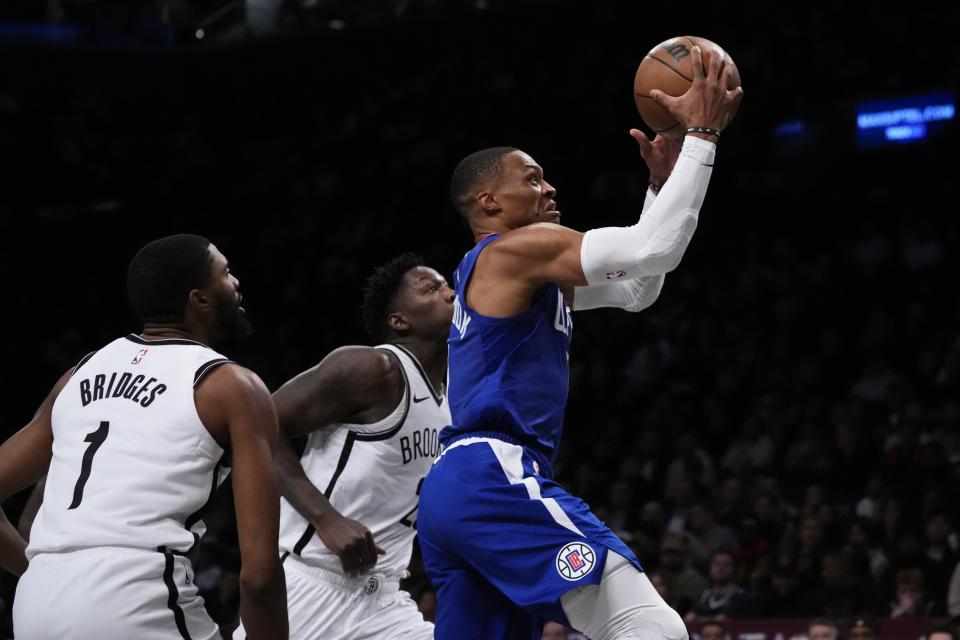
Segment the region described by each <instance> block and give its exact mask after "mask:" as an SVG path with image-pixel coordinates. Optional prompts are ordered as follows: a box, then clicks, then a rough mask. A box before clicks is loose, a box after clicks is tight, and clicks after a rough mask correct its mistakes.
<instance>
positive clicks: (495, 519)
mask: <svg viewBox="0 0 960 640" xmlns="http://www.w3.org/2000/svg"><path fill="white" fill-rule="evenodd" d="M427 480H431V481H435V480H440V481H442V484H443V485H444V490H445V491H446V493H447V494H448V495H454V496H456V500H449V499H448V500H447V501H446V504H445V505H443V507H442V510H441V508H440V507H439V506H436V509H435V510H436V512H435V513H430V514H429V516H428V519H427V520H426V521H424V519H423V513H424V507H423V504H422V501H423V499H424V495H429V496H430V497H431V498H433V499H435V500H436V499H437V496H435V495H432V494H434V493H437V492H438V491H439V490H438V488H437V487H435V486H433V485H431V486H429V487H428V486H427V482H426V481H425V482H424V488H423V491H422V492H421V507H420V513H421V518H420V521H419V522H420V523H421V526H420V527H419V529H418V531H419V533H420V535H421V538H420V540H421V545H420V547H421V550H422V551H423V557H424V561H425V564H426V567H427V571H428V573H429V574H430V577H431V580H434V581H435V582H436V580H437V579H438V578H442V576H443V574H444V573H446V572H448V571H450V570H457V569H462V570H472V571H473V572H474V573H475V574H478V575H480V576H482V578H483V579H484V580H486V581H487V582H489V583H490V584H492V585H493V586H494V587H495V588H496V589H497V591H499V592H500V593H501V594H503V595H504V596H506V597H507V598H508V599H509V600H510V601H512V602H513V603H514V604H516V605H517V606H519V607H520V608H522V609H524V610H525V611H526V612H527V613H528V614H530V615H531V616H533V617H535V618H537V617H539V618H550V619H557V618H559V619H560V621H562V617H563V612H562V611H561V610H560V609H559V604H558V603H559V601H560V598H561V597H562V596H563V594H565V593H566V592H568V591H570V590H571V589H574V588H576V587H579V586H583V585H587V584H596V583H598V582H599V581H600V577H601V576H600V573H601V569H602V567H603V566H604V561H605V558H606V554H607V550H608V549H612V550H614V551H617V552H618V553H620V554H621V555H624V556H626V557H629V558H631V559H632V560H633V561H634V562H635V563H636V558H635V556H633V554H632V553H631V552H630V550H629V549H628V548H627V547H626V545H624V543H623V542H622V541H621V540H619V538H617V537H616V535H614V534H613V532H612V531H610V529H609V528H608V527H607V526H606V525H604V524H603V523H602V522H601V521H600V520H599V519H597V518H596V516H595V515H594V514H593V513H592V512H591V511H590V509H589V507H588V506H587V505H586V504H585V503H584V502H583V501H582V500H579V499H578V498H575V497H574V496H572V495H570V494H569V493H568V492H567V491H566V490H565V489H564V488H563V487H562V486H560V485H558V484H557V483H555V482H552V481H550V480H548V479H544V478H542V477H540V476H539V475H537V470H536V467H535V465H534V464H533V463H532V461H531V460H530V459H529V457H528V456H527V454H526V453H525V451H524V450H523V449H522V448H521V447H519V446H517V445H513V444H509V443H506V442H502V441H496V440H491V441H484V442H480V443H476V444H470V445H467V446H462V447H460V448H454V449H450V450H448V451H447V452H446V453H444V456H443V457H442V458H441V459H440V461H439V462H437V463H436V464H435V465H434V468H433V469H432V470H431V472H430V475H428V476H427ZM428 511H429V509H428ZM636 566H637V567H638V568H639V563H636ZM438 600H439V592H438ZM441 604H442V602H441Z"/></svg>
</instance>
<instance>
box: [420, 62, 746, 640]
mask: <svg viewBox="0 0 960 640" xmlns="http://www.w3.org/2000/svg"><path fill="white" fill-rule="evenodd" d="M692 56H693V68H694V69H695V70H697V71H696V77H695V78H694V81H693V84H692V86H691V88H690V90H689V91H688V92H687V93H686V94H684V95H683V96H681V97H679V98H670V97H668V96H665V95H664V94H662V93H660V92H657V93H655V95H654V98H655V99H656V100H657V102H658V103H660V104H661V105H662V106H664V107H665V108H666V109H668V110H669V111H670V112H671V113H672V114H673V115H674V116H675V117H676V118H677V120H678V121H679V122H680V123H681V124H682V126H683V127H684V128H685V129H687V135H686V136H685V137H684V138H683V141H682V143H680V142H679V141H675V140H666V139H665V138H663V137H658V138H657V139H655V140H654V141H653V142H652V143H651V142H649V141H648V140H647V139H646V138H645V136H644V135H643V134H642V133H641V132H639V131H636V130H634V131H631V135H633V136H634V137H635V138H636V139H637V141H638V143H639V145H640V151H641V155H642V156H643V157H644V159H645V161H646V162H647V165H648V167H649V169H650V172H651V180H652V182H653V183H657V184H662V189H660V190H659V194H658V195H656V197H654V194H652V193H648V195H647V202H646V203H645V205H646V206H645V207H644V209H645V210H644V212H643V214H642V216H641V218H640V221H639V222H638V223H637V224H635V225H633V226H631V227H624V228H602V229H594V230H591V231H588V232H587V233H580V232H577V231H574V230H572V229H568V228H566V227H563V226H560V225H559V224H558V222H559V220H560V213H559V211H557V207H556V201H555V199H554V196H555V195H556V191H555V190H554V188H553V187H552V186H551V185H550V184H549V183H547V182H546V181H545V180H544V176H543V171H542V169H541V168H540V167H539V166H538V165H537V164H536V162H534V160H533V159H532V158H531V157H530V156H529V155H527V154H526V153H523V152H522V151H519V150H517V149H513V148H509V147H507V148H504V147H498V148H494V149H486V150H483V151H480V152H477V153H474V154H472V155H470V156H468V157H467V158H465V159H464V160H463V161H461V162H460V164H459V165H458V167H457V169H456V170H455V171H454V174H453V181H452V187H451V196H452V198H453V201H454V203H455V205H456V206H457V208H458V209H459V210H460V212H461V213H462V214H463V215H464V217H465V218H466V219H467V221H468V222H469V224H470V228H471V230H472V231H473V233H474V237H475V239H476V241H477V244H476V246H475V247H474V248H473V250H471V251H470V252H469V253H467V254H466V256H465V257H464V259H463V261H462V262H461V263H460V266H459V267H458V268H457V270H456V272H455V274H454V289H455V291H456V294H457V297H456V300H455V302H454V316H453V326H452V328H451V331H450V339H449V347H450V353H449V375H450V387H449V394H450V405H451V412H452V417H453V420H452V425H451V426H450V427H448V428H446V429H444V430H443V432H442V434H441V441H442V442H443V444H444V446H445V449H444V451H443V453H442V455H441V457H440V458H439V459H438V461H437V462H436V463H435V464H434V466H433V468H432V469H431V471H430V473H429V474H428V475H427V477H426V479H425V481H424V484H423V489H422V491H421V494H420V516H419V521H418V531H419V535H420V545H421V550H422V551H423V556H424V561H425V565H426V569H427V572H428V574H429V576H430V578H431V580H432V581H433V583H434V586H435V587H436V588H437V601H438V610H437V620H436V638H437V639H438V640H468V639H475V640H491V639H493V638H496V639H497V640H503V639H509V640H513V639H516V640H533V639H535V638H537V637H539V632H540V628H541V627H542V625H543V621H544V620H554V621H557V622H560V623H563V624H566V625H569V626H572V627H574V628H575V629H578V630H580V631H581V632H583V633H584V634H586V635H587V636H589V637H590V638H592V639H593V640H613V639H617V640H622V639H627V638H629V639H636V638H684V639H685V638H687V633H686V630H685V628H684V625H683V622H682V620H681V619H680V616H679V615H677V613H676V612H675V611H673V610H672V609H670V608H669V607H668V606H667V605H666V603H665V602H664V601H663V599H662V598H661V597H660V596H659V595H658V594H657V592H656V590H655V589H654V587H653V586H652V585H651V583H650V581H649V579H648V578H647V577H646V576H645V575H644V573H643V570H642V568H641V566H640V564H639V562H638V561H637V558H636V557H635V556H634V554H633V553H632V552H631V551H630V550H629V548H628V547H627V546H626V545H625V544H624V543H623V542H622V541H621V540H620V539H618V538H617V537H616V535H614V534H613V532H612V531H610V529H609V528H608V527H606V526H605V525H604V524H603V523H601V522H600V521H599V520H598V519H597V518H596V517H595V516H594V515H593V513H591V511H590V509H589V507H588V506H587V505H586V504H585V503H583V502H582V501H581V500H579V499H577V498H575V497H573V496H571V495H570V494H569V493H567V492H566V490H564V489H563V488H562V487H561V486H560V485H559V484H557V483H556V482H554V481H553V480H552V477H553V464H554V461H555V458H556V452H557V447H558V445H559V441H560V431H561V428H562V423H563V411H564V405H565V404H566V399H567V385H568V347H569V342H570V336H571V332H572V329H573V323H572V320H571V307H572V308H573V309H576V310H580V309H593V308H598V307H619V308H622V309H626V310H630V311H639V310H641V309H643V308H645V307H647V306H649V305H650V304H651V303H652V302H653V300H654V299H655V298H656V297H657V295H658V293H659V291H660V287H661V285H662V283H663V278H664V274H666V273H667V272H669V271H671V270H672V269H674V268H675V267H676V266H677V264H678V262H679V261H680V258H681V256H682V255H683V252H684V250H685V249H686V246H687V244H688V243H689V241H690V237H691V235H692V233H693V231H694V228H695V227H696V224H697V216H698V214H699V209H700V207H701V205H702V202H703V199H704V196H705V193H706V188H707V183H708V181H709V178H710V174H711V171H712V167H713V160H714V152H715V146H716V142H717V141H718V139H719V137H720V131H721V130H722V129H723V128H724V127H726V125H727V124H729V122H730V121H731V120H732V118H733V115H734V113H735V112H736V108H737V105H738V104H739V102H740V99H741V96H742V90H741V89H740V88H739V87H737V89H736V90H734V91H727V90H726V89H725V86H726V83H727V78H728V76H729V70H728V69H726V68H724V67H723V66H722V62H721V61H720V60H719V56H715V57H714V60H713V61H712V62H711V64H710V67H709V68H708V69H706V70H704V69H703V64H702V61H701V55H700V51H699V49H698V48H696V47H695V48H694V49H693V54H692ZM681 144H682V146H680V145H681ZM678 147H680V148H679V149H678ZM667 177H669V180H666V178H667Z"/></svg>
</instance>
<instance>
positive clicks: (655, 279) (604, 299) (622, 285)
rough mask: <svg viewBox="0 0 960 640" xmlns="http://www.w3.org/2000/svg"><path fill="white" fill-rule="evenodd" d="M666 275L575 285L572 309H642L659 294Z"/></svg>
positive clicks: (632, 310) (651, 302)
mask: <svg viewBox="0 0 960 640" xmlns="http://www.w3.org/2000/svg"><path fill="white" fill-rule="evenodd" d="M665 279H666V276H647V277H646V278H633V279H631V280H627V281H625V282H624V281H620V282H611V283H609V284H601V285H596V286H593V287H577V288H576V289H575V292H574V296H573V309H574V311H584V310H586V309H600V308H604V307H612V308H616V309H623V310H625V311H631V312H634V313H636V312H638V311H643V310H644V309H646V308H647V307H649V306H650V305H652V304H653V303H654V302H656V301H657V298H658V297H659V296H660V290H661V289H662V288H663V281H664V280H665Z"/></svg>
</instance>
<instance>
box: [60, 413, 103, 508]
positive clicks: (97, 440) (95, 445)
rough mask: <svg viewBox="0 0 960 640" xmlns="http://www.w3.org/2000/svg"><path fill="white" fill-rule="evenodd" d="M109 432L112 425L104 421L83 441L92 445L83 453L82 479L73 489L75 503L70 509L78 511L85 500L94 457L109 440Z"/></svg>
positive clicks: (71, 504)
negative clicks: (85, 490)
mask: <svg viewBox="0 0 960 640" xmlns="http://www.w3.org/2000/svg"><path fill="white" fill-rule="evenodd" d="M109 431H110V423H109V422H107V421H103V422H101V423H100V428H99V429H97V430H96V431H91V432H90V433H88V434H87V437H86V438H84V439H83V441H84V442H89V443H90V445H89V446H88V447H87V450H86V451H84V453H83V462H82V463H81V464H80V477H79V478H77V485H76V486H75V487H74V488H73V502H72V503H70V506H69V507H67V508H68V509H76V508H77V507H79V506H80V502H81V501H82V500H83V487H84V486H85V485H86V484H87V480H88V479H89V478H90V470H91V469H92V468H93V456H94V455H95V454H96V453H97V449H99V448H100V445H102V444H103V441H104V440H106V439H107V433H108V432H109Z"/></svg>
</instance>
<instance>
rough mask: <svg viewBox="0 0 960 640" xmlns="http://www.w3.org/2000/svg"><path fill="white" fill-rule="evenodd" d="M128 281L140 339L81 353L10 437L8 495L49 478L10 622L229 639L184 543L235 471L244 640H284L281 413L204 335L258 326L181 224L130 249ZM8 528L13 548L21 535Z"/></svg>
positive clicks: (36, 627)
mask: <svg viewBox="0 0 960 640" xmlns="http://www.w3.org/2000/svg"><path fill="white" fill-rule="evenodd" d="M127 291H128V294H129V296H130V301H131V303H132V304H133V307H134V310H135V311H136V312H137V314H138V315H139V317H140V319H141V321H142V322H143V332H142V334H140V335H134V334H131V335H128V336H124V337H121V338H118V339H116V340H114V341H112V342H111V343H109V344H107V345H106V346H104V347H102V348H101V349H99V350H97V351H95V352H93V353H91V354H89V355H87V356H86V357H85V358H83V360H81V361H80V363H79V364H77V366H76V367H74V368H72V369H71V370H69V371H67V372H66V373H64V374H63V376H62V377H61V378H60V380H59V381H58V382H57V383H56V385H55V386H54V387H53V390H52V391H51V392H50V393H49V395H48V396H47V398H46V399H45V400H44V401H43V403H42V404H41V405H40V409H39V410H38V411H37V413H36V415H35V416H34V417H33V419H32V420H31V421H30V423H29V424H27V426H26V427H24V428H23V429H21V430H20V431H19V432H18V433H16V434H15V435H13V436H12V437H11V438H10V439H8V440H7V441H6V442H4V443H3V445H2V446H0V503H2V502H3V501H5V500H6V499H7V498H8V497H9V496H10V495H12V494H13V493H15V492H17V491H20V490H21V489H23V488H25V487H28V486H30V485H31V484H34V483H36V482H37V481H38V480H39V479H40V478H41V476H43V474H44V473H47V480H46V484H45V486H44V493H43V503H42V505H41V506H40V509H39V511H38V513H37V516H36V519H35V520H34V523H33V526H32V528H31V530H30V544H29V546H27V548H26V552H25V553H26V557H25V558H23V559H22V560H21V559H18V561H17V564H18V565H19V566H14V567H12V568H13V569H14V570H15V571H16V570H17V569H19V568H20V566H22V564H26V560H27V558H29V563H28V564H27V565H26V571H25V572H24V573H23V575H22V577H21V578H20V582H19V583H18V585H17V593H16V598H15V600H14V605H13V621H14V633H15V634H16V636H17V637H18V638H20V637H22V638H31V639H32V640H48V639H49V640H54V639H56V640H71V639H76V640H86V639H87V638H100V639H104V640H129V639H130V638H137V639H138V640H166V639H170V640H177V639H188V640H189V639H192V640H213V639H214V638H219V637H220V632H219V629H218V628H217V626H216V624H214V622H213V620H211V619H210V616H209V615H207V613H206V611H205V609H204V607H203V599H202V598H200V596H199V595H198V593H197V587H196V586H195V585H194V584H193V568H192V566H191V563H190V560H189V559H188V557H187V554H188V553H189V552H190V551H191V550H193V549H194V548H195V547H196V545H197V543H198V542H199V539H200V536H201V535H202V534H203V532H204V531H205V527H204V525H203V520H202V515H203V511H204V509H205V507H206V505H207V504H208V503H209V501H210V500H211V498H212V493H213V490H214V489H216V487H217V485H218V484H219V482H220V481H222V480H223V479H224V478H225V477H226V470H227V469H232V473H233V494H234V503H235V508H236V514H237V532H238V536H239V541H240V555H241V561H242V564H241V569H240V580H239V582H240V584H239V586H240V616H241V618H242V619H243V621H244V624H245V625H246V626H247V629H248V631H249V637H251V638H269V639H271V640H273V639H276V638H279V639H281V640H282V639H284V638H286V637H287V610H286V599H285V596H286V591H285V589H284V579H283V568H282V566H281V565H280V561H279V558H278V557H277V553H276V549H277V537H278V528H279V527H278V522H279V500H280V496H279V489H278V482H277V478H276V471H275V467H274V455H275V449H276V443H277V434H278V425H277V416H276V411H275V409H274V407H273V403H272V401H271V398H270V393H269V392H268V391H267V389H266V387H265V386H264V385H263V383H262V382H261V381H260V378H258V377H257V376H256V375H255V374H254V373H253V372H251V371H249V370H247V369H244V368H243V367H240V366H238V365H236V364H234V363H232V362H231V361H230V360H228V359H227V358H224V357H223V356H221V355H220V354H218V353H217V352H215V351H213V350H212V349H211V348H210V347H209V346H208V345H210V344H213V343H215V342H217V341H218V340H220V339H223V338H227V337H242V336H243V335H245V334H247V333H249V324H248V323H247V321H246V318H245V312H244V309H243V307H241V306H240V293H239V282H238V281H237V279H236V278H235V277H234V276H233V274H232V273H231V272H230V269H229V268H228V265H227V259H226V258H225V257H224V256H223V254H222V253H220V252H219V251H218V250H217V248H216V247H215V246H214V245H212V244H211V243H210V241H209V240H207V239H206V238H202V237H200V236H193V235H176V236H168V237H166V238H161V239H159V240H155V241H153V242H150V243H148V244H147V245H146V246H144V247H143V248H142V249H141V250H140V251H139V252H138V253H137V254H136V255H135V256H134V258H133V260H132V261H131V262H130V267H129V270H128V276H127ZM3 528H4V533H3V535H0V545H3V547H4V549H3V553H0V557H7V556H8V555H9V554H10V553H12V552H16V551H21V550H22V549H23V540H22V539H21V540H16V539H12V537H11V535H10V530H9V529H8V528H7V527H6V526H4V527H3ZM14 533H15V532H14ZM18 537H19V536H18ZM6 564H8V563H5V566H6Z"/></svg>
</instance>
